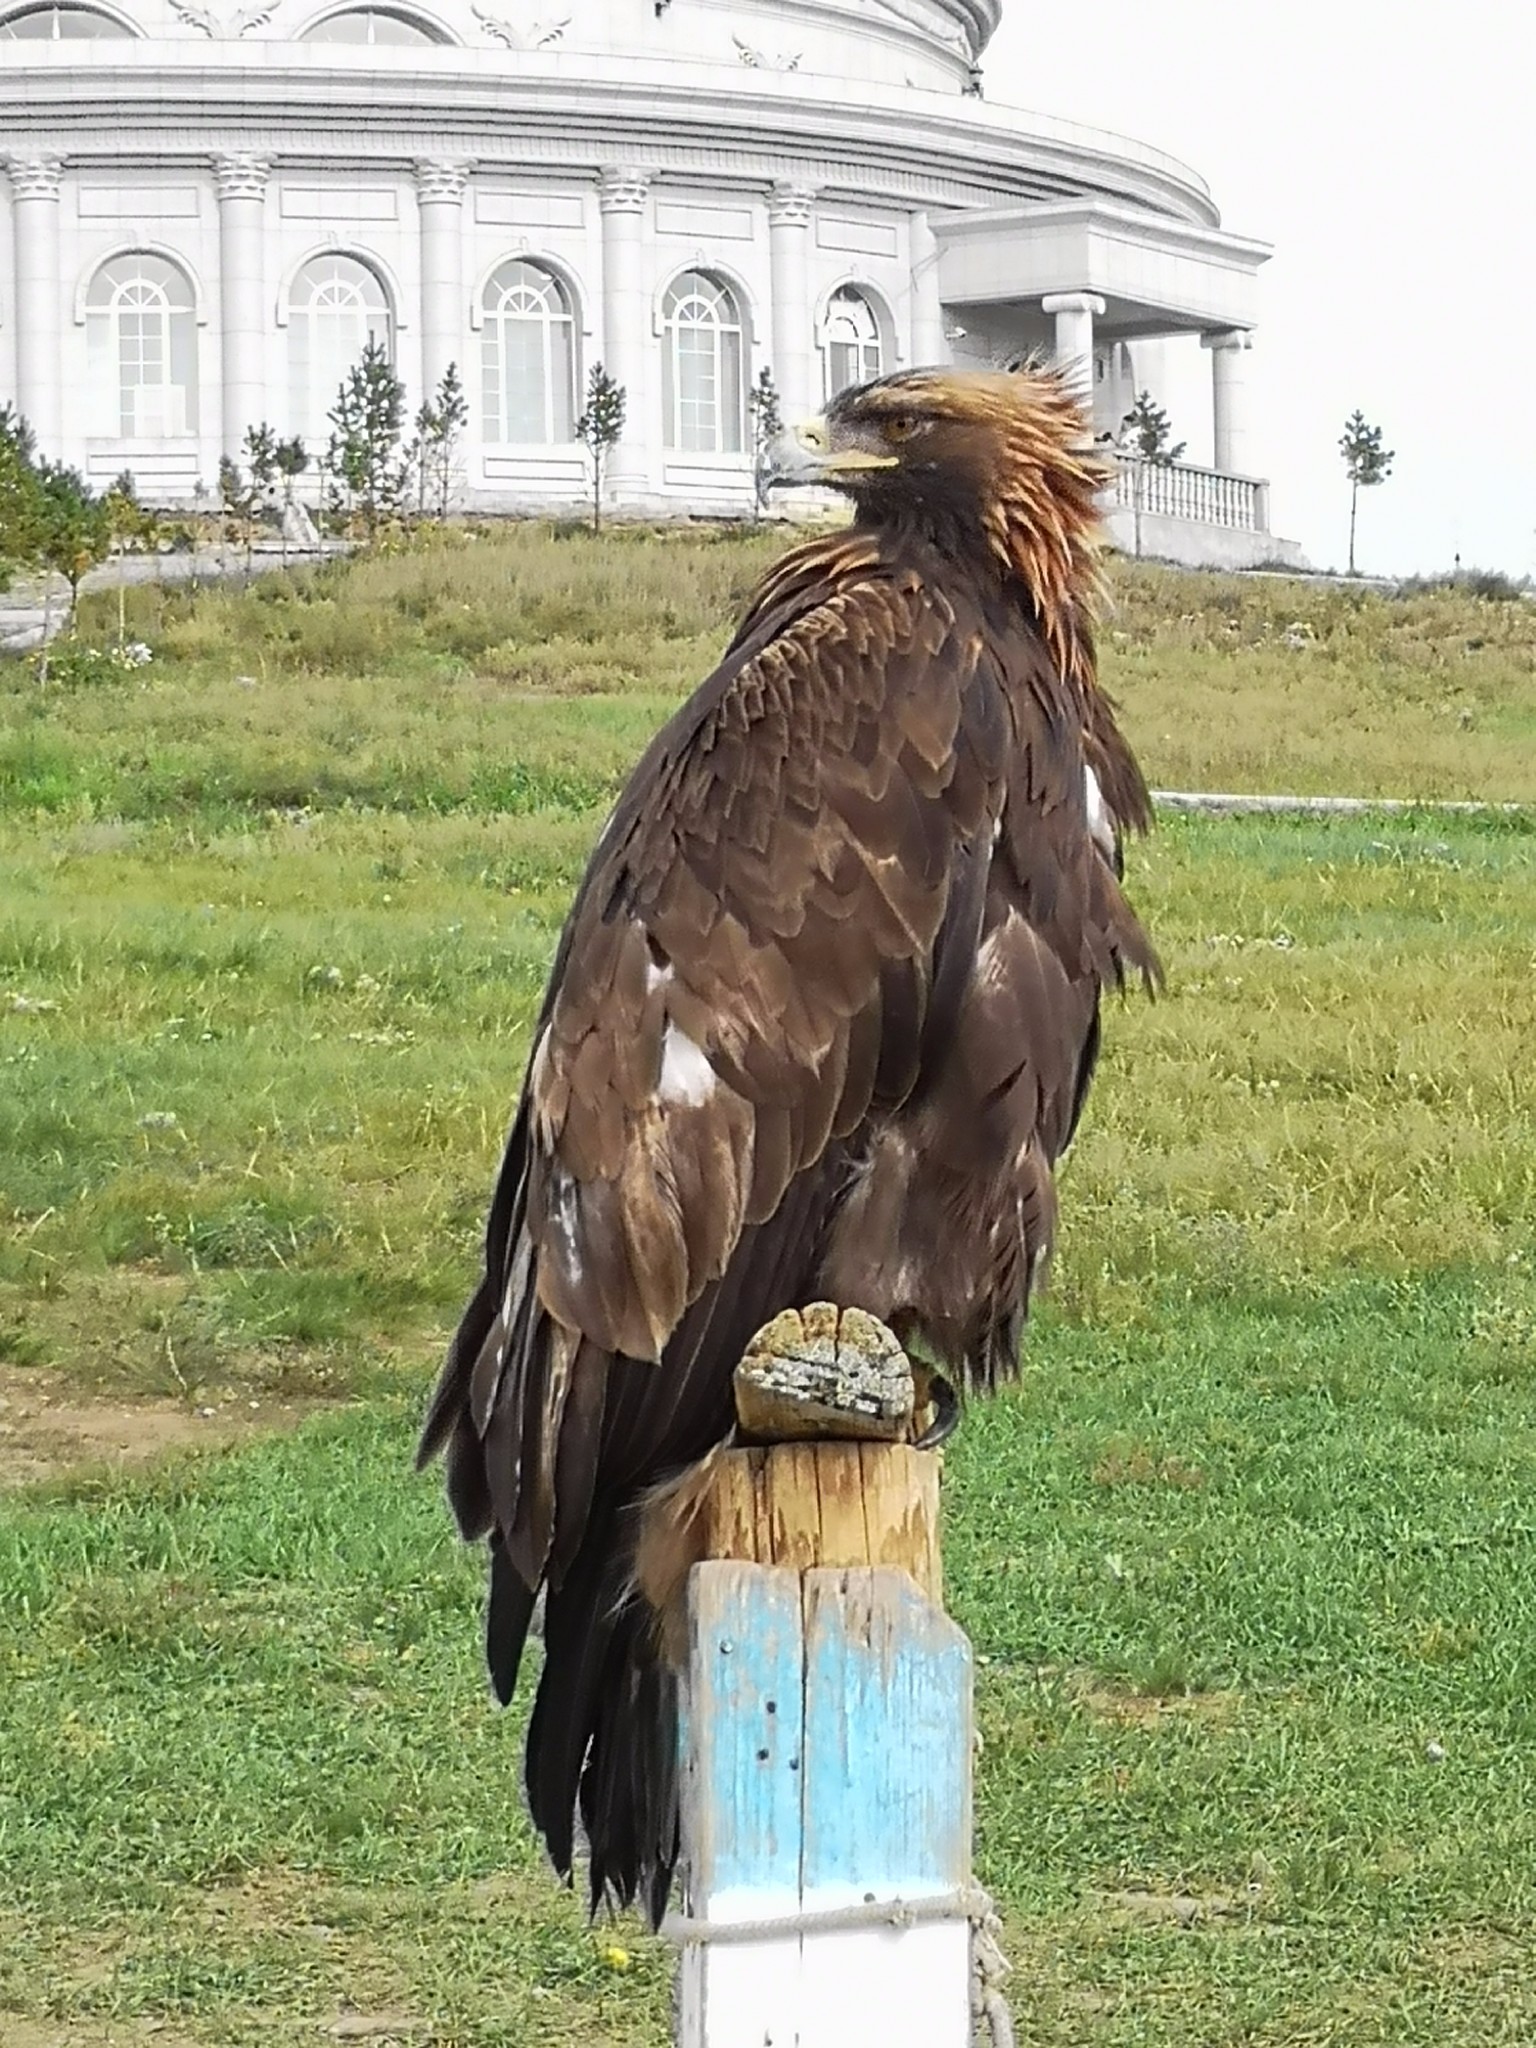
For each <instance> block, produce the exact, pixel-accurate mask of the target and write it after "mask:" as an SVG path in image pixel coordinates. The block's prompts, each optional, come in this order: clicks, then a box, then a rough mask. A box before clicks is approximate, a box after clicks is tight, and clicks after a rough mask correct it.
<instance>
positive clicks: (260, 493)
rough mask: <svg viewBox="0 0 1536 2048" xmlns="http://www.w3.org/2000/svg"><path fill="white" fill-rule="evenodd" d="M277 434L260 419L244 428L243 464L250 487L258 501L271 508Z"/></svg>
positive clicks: (275, 487) (275, 471) (275, 492)
mask: <svg viewBox="0 0 1536 2048" xmlns="http://www.w3.org/2000/svg"><path fill="white" fill-rule="evenodd" d="M278 445H279V444H278V439H277V435H276V434H275V433H274V432H273V431H272V429H271V428H270V427H269V426H268V425H267V423H266V421H265V420H262V421H261V423H260V424H259V425H258V426H254V427H247V428H246V430H245V446H244V448H243V449H242V450H241V453H242V454H243V455H244V456H245V466H246V468H247V469H248V470H249V471H250V473H251V488H252V490H253V491H254V492H255V493H256V496H257V498H258V499H259V501H260V503H261V504H262V505H263V506H264V507H266V508H268V509H271V508H272V507H273V506H274V505H275V503H276V498H277V450H278Z"/></svg>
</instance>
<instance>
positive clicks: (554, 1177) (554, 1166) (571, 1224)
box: [549, 1160, 585, 1289]
mask: <svg viewBox="0 0 1536 2048" xmlns="http://www.w3.org/2000/svg"><path fill="white" fill-rule="evenodd" d="M549 1187H550V1194H551V1195H552V1197H553V1200H552V1201H551V1203H550V1206H549V1216H550V1221H551V1223H552V1224H553V1225H554V1232H555V1252H556V1256H557V1257H558V1258H559V1260H560V1264H561V1266H562V1267H563V1268H564V1272H565V1282H566V1285H567V1286H568V1287H570V1288H572V1289H574V1288H577V1287H579V1286H580V1285H581V1281H582V1274H583V1272H584V1271H585V1267H584V1265H583V1261H582V1256H581V1194H580V1191H579V1189H578V1188H577V1186H576V1181H575V1178H574V1176H573V1175H571V1174H569V1173H567V1172H566V1170H565V1168H564V1167H563V1166H561V1165H560V1163H559V1162H558V1160H551V1161H550V1167H549Z"/></svg>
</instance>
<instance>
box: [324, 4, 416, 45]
mask: <svg viewBox="0 0 1536 2048" xmlns="http://www.w3.org/2000/svg"><path fill="white" fill-rule="evenodd" d="M446 40H447V38H446V37H445V36H444V35H443V34H442V32H441V31H440V30H438V29H435V28H433V27H432V26H431V25H430V24H429V23H427V22H425V21H422V20H420V19H419V18H418V17H417V16H416V15H414V14H399V13H397V12H396V11H395V9H394V8H392V7H349V8H348V9H347V10H346V12H345V13H343V14H329V15H327V16H326V18H325V20H324V21H317V22H316V23H315V25H314V27H313V28H307V29H305V30H304V32H303V34H302V35H301V36H300V37H299V41H300V42H301V43H441V42H445V41H446Z"/></svg>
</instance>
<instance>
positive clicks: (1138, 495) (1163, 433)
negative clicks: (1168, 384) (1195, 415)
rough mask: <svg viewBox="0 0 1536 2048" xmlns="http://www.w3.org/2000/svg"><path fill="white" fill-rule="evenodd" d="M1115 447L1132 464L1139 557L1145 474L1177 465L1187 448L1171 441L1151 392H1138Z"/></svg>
mask: <svg viewBox="0 0 1536 2048" xmlns="http://www.w3.org/2000/svg"><path fill="white" fill-rule="evenodd" d="M1115 445H1116V447H1117V448H1118V449H1119V450H1120V453H1121V454H1122V455H1125V456H1128V457H1129V459H1130V464H1131V517H1132V521H1133V524H1134V528H1135V535H1136V553H1137V554H1138V555H1140V553H1141V515H1142V513H1143V512H1144V511H1145V510H1146V504H1147V471H1148V469H1149V468H1152V467H1155V466H1157V465H1159V464H1168V463H1173V462H1177V461H1178V460H1179V458H1180V456H1181V455H1182V454H1183V453H1184V450H1185V448H1186V447H1187V446H1188V445H1189V444H1188V443H1187V442H1185V441H1175V440H1174V439H1173V424H1172V422H1171V421H1170V419H1169V417H1168V415H1167V413H1166V412H1165V411H1164V410H1163V408H1162V406H1160V405H1159V404H1158V403H1157V400H1156V399H1155V398H1154V397H1153V396H1152V394H1151V392H1150V391H1140V392H1138V393H1137V395H1136V403H1135V404H1134V405H1133V406H1132V407H1131V409H1130V411H1129V412H1128V413H1127V414H1126V416H1125V418H1124V419H1123V420H1122V421H1121V422H1120V432H1119V434H1118V435H1117V436H1116V441H1115Z"/></svg>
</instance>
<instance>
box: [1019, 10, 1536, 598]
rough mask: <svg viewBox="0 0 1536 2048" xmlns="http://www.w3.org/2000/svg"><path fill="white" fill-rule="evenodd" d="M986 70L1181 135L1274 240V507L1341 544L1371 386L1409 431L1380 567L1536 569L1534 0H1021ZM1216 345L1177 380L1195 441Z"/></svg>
mask: <svg viewBox="0 0 1536 2048" xmlns="http://www.w3.org/2000/svg"><path fill="white" fill-rule="evenodd" d="M986 76H987V94H988V97H989V98H990V99H993V100H1000V101H1006V102H1011V103H1012V104H1014V105H1018V106H1025V107H1038V108H1040V109H1042V110H1044V111H1046V112H1048V113H1053V114H1060V115H1064V116H1067V117H1068V118H1071V119H1074V120H1079V121H1088V122H1092V123H1093V124H1094V125H1095V126H1097V127H1102V128H1112V129H1116V130H1118V131H1120V132H1121V133H1124V134H1129V135H1134V136H1136V137H1138V138H1139V139H1140V140H1142V141H1144V142H1150V143H1154V144H1156V145H1157V146H1158V147H1159V148H1162V149H1166V150H1168V151H1169V152H1170V153H1171V154H1172V155H1174V156H1176V157H1179V158H1181V159H1182V160H1183V161H1184V162H1185V163H1188V164H1190V165H1192V166H1193V167H1194V168H1195V169H1196V170H1197V171H1198V172H1199V173H1200V174H1201V176H1202V177H1204V178H1205V180H1206V182H1207V183H1208V184H1209V185H1210V187H1211V191H1212V193H1213V195H1214V197H1215V199H1216V203H1217V205H1218V206H1219V207H1220V209H1221V216H1222V225H1223V226H1224V227H1227V228H1230V229H1231V230H1232V231H1233V232H1234V233H1235V234H1240V235H1252V236H1254V237H1255V238H1257V239H1258V240H1260V241H1265V242H1270V243H1273V244H1274V248H1275V254H1274V256H1273V258H1272V259H1271V261H1270V262H1269V263H1268V264H1266V265H1265V267H1264V269H1263V270H1262V271H1261V272H1260V309H1261V310H1260V319H1259V326H1258V329H1257V332H1256V334H1255V340H1254V353H1253V356H1252V357H1251V358H1250V361H1251V363H1252V366H1253V368H1252V377H1253V403H1254V407H1255V413H1256V420H1255V425H1256V433H1255V436H1254V441H1255V445H1256V446H1257V447H1258V448H1259V449H1260V450H1261V451H1263V455H1264V465H1263V466H1264V467H1265V468H1266V469H1267V470H1268V473H1269V475H1270V476H1271V478H1272V479H1273V482H1274V505H1273V525H1274V528H1275V530H1276V531H1277V532H1279V533H1282V534H1285V535H1287V536H1289V537H1290V538H1292V539H1295V540H1299V541H1300V542H1301V544H1302V546H1303V547H1304V548H1305V550H1306V552H1307V554H1308V555H1309V556H1310V557H1311V559H1312V560H1313V561H1314V562H1315V563H1316V564H1317V565H1318V566H1320V567H1322V566H1327V565H1329V564H1334V565H1337V566H1340V567H1342V566H1343V563H1344V559H1345V548H1346V540H1347V525H1348V514H1349V494H1348V486H1347V484H1346V482H1345V478H1344V469H1343V464H1342V462H1341V460H1340V457H1339V454H1338V450H1337V443H1338V439H1339V435H1340V433H1341V431H1342V429H1343V424H1344V420H1345V418H1346V417H1347V416H1348V414H1349V413H1350V412H1351V411H1353V410H1354V408H1355V407H1356V406H1358V407H1359V408H1360V409H1361V410H1362V411H1363V412H1364V414H1365V416H1366V418H1367V419H1368V420H1369V421H1371V422H1373V423H1375V424H1379V425H1380V426H1381V427H1382V428H1383V429H1384V431H1385V436H1386V443H1387V446H1388V447H1389V448H1393V449H1395V450H1396V451H1397V460H1396V462H1395V463H1394V465H1393V472H1392V475H1391V477H1390V479H1389V480H1388V481H1387V482H1386V483H1384V484H1382V485H1381V486H1380V487H1379V488H1378V489H1376V490H1372V491H1369V492H1362V493H1361V510H1360V536H1359V542H1358V550H1357V551H1358V558H1359V565H1360V567H1361V568H1362V569H1364V570H1369V571H1377V572H1381V573H1394V572H1406V571H1411V570H1422V569H1439V568H1448V567H1449V566H1450V563H1451V559H1452V557H1453V556H1454V555H1456V554H1458V553H1459V554H1460V556H1461V558H1462V562H1463V565H1464V566H1472V565H1474V564H1475V565H1479V566H1486V567H1491V568H1499V569H1504V570H1507V571H1509V572H1511V573H1513V574H1518V575H1525V574H1530V573H1532V572H1536V9H1533V8H1532V7H1531V6H1530V4H1529V0H1459V4H1456V5H1452V6H1445V5H1440V6H1435V7H1430V6H1428V5H1422V4H1421V5H1418V6H1415V5H1414V4H1413V0H1408V4H1406V5H1403V4H1397V5H1393V6H1390V7H1389V6H1387V5H1385V4H1384V0H1287V4H1286V5H1285V6H1284V7H1279V6H1273V5H1262V6H1255V5H1252V4H1249V5H1246V6H1245V5H1244V4H1243V0H1227V4H1225V5H1221V4H1218V0H1161V4H1160V5H1157V6H1152V5H1149V4H1147V0H1093V4H1092V5H1088V6H1084V5H1072V4H1063V0H1005V6H1004V16H1003V25H1002V27H1001V28H1000V29H999V30H998V33H997V35H996V37H995V38H994V39H993V42H992V44H991V45H990V48H989V50H988V53H987V61H986ZM1208 364H1209V358H1208V357H1203V358H1202V359H1201V361H1200V363H1199V365H1198V366H1196V365H1195V364H1194V363H1193V362H1191V363H1190V364H1189V365H1188V369H1187V372H1186V373H1185V374H1181V375H1179V376H1178V378H1177V388H1176V389H1174V390H1172V391H1170V393H1169V397H1170V401H1172V403H1171V406H1170V409H1171V410H1173V411H1174V413H1175V417H1174V421H1173V425H1174V429H1175V435H1176V437H1187V438H1188V440H1189V442H1190V444H1191V445H1190V453H1191V455H1192V456H1198V455H1199V453H1200V448H1199V442H1200V440H1201V439H1202V438H1203V439H1204V441H1205V443H1206V449H1207V451H1208V448H1209V438H1210V428H1209V423H1208V419H1206V418H1203V417H1202V418H1195V417H1193V416H1192V414H1193V412H1194V411H1196V410H1198V409H1201V407H1202V402H1203V405H1204V407H1205V408H1208V404H1209V401H1208V399H1206V398H1205V392H1206V391H1208V389H1209V384H1208V378H1209V369H1208ZM1202 370H1203V371H1204V376H1205V379H1206V382H1205V383H1204V385H1203V387H1202V386H1201V385H1199V384H1197V383H1195V382H1193V381H1192V378H1191V374H1190V373H1192V374H1193V376H1195V377H1198V376H1199V374H1200V372H1201V371H1202ZM1180 413H1183V414H1184V415H1185V416H1184V417H1180V416H1179V414H1180Z"/></svg>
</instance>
